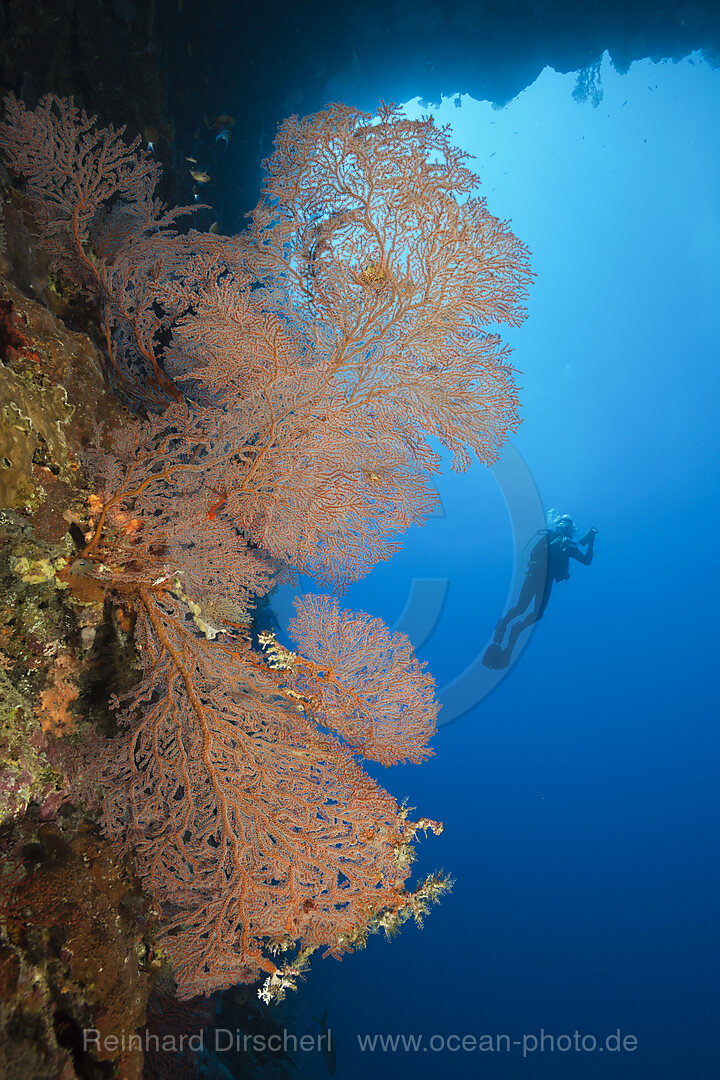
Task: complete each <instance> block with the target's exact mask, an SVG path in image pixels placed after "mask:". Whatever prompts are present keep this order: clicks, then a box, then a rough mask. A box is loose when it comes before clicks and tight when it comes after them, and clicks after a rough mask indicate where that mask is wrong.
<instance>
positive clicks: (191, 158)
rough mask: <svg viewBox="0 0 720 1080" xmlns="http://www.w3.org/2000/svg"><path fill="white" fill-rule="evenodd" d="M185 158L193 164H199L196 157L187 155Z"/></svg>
mask: <svg viewBox="0 0 720 1080" xmlns="http://www.w3.org/2000/svg"><path fill="white" fill-rule="evenodd" d="M185 160H186V161H189V162H190V164H191V165H197V163H198V160H197V158H196V157H186V158H185Z"/></svg>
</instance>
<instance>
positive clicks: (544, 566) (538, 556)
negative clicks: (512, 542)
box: [483, 514, 597, 668]
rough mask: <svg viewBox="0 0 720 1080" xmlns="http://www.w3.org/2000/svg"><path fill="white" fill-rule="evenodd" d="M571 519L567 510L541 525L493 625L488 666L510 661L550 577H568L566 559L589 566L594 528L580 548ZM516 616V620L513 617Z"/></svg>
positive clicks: (539, 608) (541, 605)
mask: <svg viewBox="0 0 720 1080" xmlns="http://www.w3.org/2000/svg"><path fill="white" fill-rule="evenodd" d="M574 534H575V523H574V522H573V519H572V518H571V517H570V516H569V514H563V516H562V517H560V518H556V519H555V520H554V522H553V525H552V526H551V527H550V528H548V529H544V530H543V531H542V533H541V536H540V539H539V540H538V542H537V544H535V547H534V548H533V549H532V551H531V552H530V560H529V564H528V569H527V573H526V575H525V580H524V581H523V583H522V586H521V588H520V595H519V596H518V600H517V603H516V604H515V605H514V606H513V607H511V608H510V610H509V611H507V612H506V613H505V614H504V615H503V617H502V618H501V619H500V620H499V622H498V624H497V626H496V627H495V634H494V636H493V637H494V640H493V643H492V645H490V646H488V648H487V649H486V651H485V655H484V656H483V664H484V665H485V667H489V668H504V667H507V666H508V664H509V663H510V659H511V657H512V651H513V649H514V648H515V644H516V642H517V639H518V638H519V637H520V635H521V634H522V632H523V630H527V628H528V626H532V624H533V623H536V622H537V621H538V619H541V618H542V617H543V614H544V612H545V608H546V607H547V604H548V600H549V599H550V593H551V592H552V586H553V582H554V581H567V580H568V578H569V577H570V569H569V567H570V560H571V559H576V560H577V562H579V563H582V564H583V565H584V566H589V565H590V563H591V562H592V559H593V547H594V544H595V536H596V535H597V529H588V531H587V532H586V533H585V535H584V536H583V537H582V539H581V540H580V541H579V543H580V544H582V546H583V547H584V548H585V549H586V550H585V551H581V550H580V548H579V547H578V545H577V544H576V543H575V540H574V539H573V536H574ZM531 603H532V604H533V607H532V610H531V611H530V612H529V614H528V615H526V616H525V618H524V619H521V618H520V617H519V616H521V615H522V614H523V612H524V611H526V610H527V608H528V607H529V606H530V604H531ZM516 619H517V622H514V620H516ZM511 623H513V625H512V627H511V628H510V633H509V635H508V640H507V645H506V646H505V648H503V647H502V642H503V638H504V637H505V631H506V630H507V628H508V626H510V624H511Z"/></svg>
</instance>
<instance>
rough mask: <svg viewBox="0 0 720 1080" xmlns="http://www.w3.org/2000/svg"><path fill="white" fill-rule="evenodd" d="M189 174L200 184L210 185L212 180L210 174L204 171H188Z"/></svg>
mask: <svg viewBox="0 0 720 1080" xmlns="http://www.w3.org/2000/svg"><path fill="white" fill-rule="evenodd" d="M188 172H189V173H190V175H191V176H192V178H193V180H195V181H196V182H197V183H198V184H209V183H210V181H211V180H212V177H211V175H210V173H206V172H203V170H202V169H188Z"/></svg>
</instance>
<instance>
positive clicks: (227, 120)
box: [210, 113, 235, 133]
mask: <svg viewBox="0 0 720 1080" xmlns="http://www.w3.org/2000/svg"><path fill="white" fill-rule="evenodd" d="M210 127H211V128H212V129H213V131H214V132H215V133H217V132H218V131H228V132H229V131H232V129H233V128H234V127H235V117H234V116H231V115H230V113H223V114H222V116H217V117H216V118H215V119H214V120H213V121H212V122H211V124H210Z"/></svg>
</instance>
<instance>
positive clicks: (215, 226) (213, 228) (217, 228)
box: [208, 221, 220, 233]
mask: <svg viewBox="0 0 720 1080" xmlns="http://www.w3.org/2000/svg"><path fill="white" fill-rule="evenodd" d="M208 232H211V233H219V232H220V222H219V221H213V223H212V225H211V226H210V228H209V229H208Z"/></svg>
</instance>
